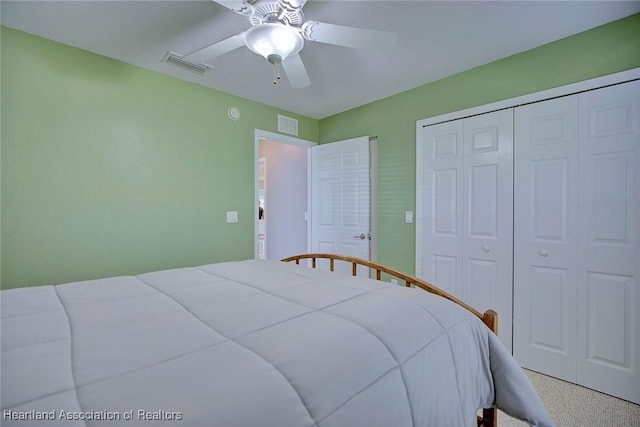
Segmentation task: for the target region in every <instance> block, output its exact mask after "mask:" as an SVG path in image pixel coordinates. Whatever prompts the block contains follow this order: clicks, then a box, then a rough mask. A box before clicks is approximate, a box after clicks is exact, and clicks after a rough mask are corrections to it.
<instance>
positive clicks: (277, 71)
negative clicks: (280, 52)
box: [273, 62, 280, 85]
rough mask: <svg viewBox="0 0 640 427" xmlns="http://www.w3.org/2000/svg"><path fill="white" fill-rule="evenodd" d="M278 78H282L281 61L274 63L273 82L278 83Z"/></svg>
mask: <svg viewBox="0 0 640 427" xmlns="http://www.w3.org/2000/svg"><path fill="white" fill-rule="evenodd" d="M278 80H280V63H279V62H278V63H275V64H273V84H274V85H276V84H278Z"/></svg>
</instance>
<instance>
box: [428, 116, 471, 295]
mask: <svg viewBox="0 0 640 427" xmlns="http://www.w3.org/2000/svg"><path fill="white" fill-rule="evenodd" d="M422 135H423V137H422V141H421V144H422V166H423V173H422V176H421V177H419V179H422V189H423V193H422V197H421V200H418V203H420V204H421V205H422V206H421V212H422V216H423V218H422V219H421V220H422V246H423V248H422V260H421V263H422V266H421V268H422V277H423V279H425V280H427V281H429V282H431V283H433V284H434V285H436V286H438V287H439V288H441V289H444V290H445V291H447V292H449V293H451V294H453V295H455V296H457V297H459V298H462V263H461V259H462V208H461V207H462V201H463V199H462V175H463V174H462V166H463V144H462V143H463V126H462V120H456V121H453V122H448V123H442V124H438V125H434V126H428V127H426V128H423V129H422Z"/></svg>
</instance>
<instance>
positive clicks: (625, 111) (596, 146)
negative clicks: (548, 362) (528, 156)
mask: <svg viewBox="0 0 640 427" xmlns="http://www.w3.org/2000/svg"><path fill="white" fill-rule="evenodd" d="M639 104H640V82H638V81H636V82H631V83H626V84H623V85H618V86H613V87H609V88H604V89H599V90H595V91H591V92H586V93H583V94H581V95H580V122H579V132H580V143H581V145H580V148H579V153H580V154H579V168H580V169H579V174H580V175H579V176H580V180H581V182H583V185H582V187H581V189H580V193H579V203H580V207H581V210H582V211H583V212H584V214H583V215H580V217H579V227H580V241H579V245H578V252H579V260H580V276H579V282H580V283H581V284H583V286H581V287H580V288H579V293H578V307H580V309H579V311H578V326H579V327H578V383H580V384H582V385H585V386H587V387H591V388H595V389H597V390H600V391H603V392H605V393H610V394H613V395H615V396H618V397H622V398H624V399H627V400H631V401H633V402H636V403H640V314H639V313H638V311H639V309H640V290H639V289H638V286H639V280H640V132H639V122H640V105H639Z"/></svg>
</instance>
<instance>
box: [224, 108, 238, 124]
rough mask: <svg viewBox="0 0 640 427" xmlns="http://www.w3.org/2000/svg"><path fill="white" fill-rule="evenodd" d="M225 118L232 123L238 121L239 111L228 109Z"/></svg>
mask: <svg viewBox="0 0 640 427" xmlns="http://www.w3.org/2000/svg"><path fill="white" fill-rule="evenodd" d="M227 117H229V119H231V120H233V121H234V122H237V121H238V120H240V110H238V109H237V108H236V107H229V109H228V110H227Z"/></svg>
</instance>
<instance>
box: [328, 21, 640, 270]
mask: <svg viewBox="0 0 640 427" xmlns="http://www.w3.org/2000/svg"><path fill="white" fill-rule="evenodd" d="M636 67H640V14H636V15H632V16H630V17H628V18H625V19H622V20H619V21H615V22H613V23H610V24H607V25H603V26H601V27H597V28H594V29H592V30H589V31H586V32H584V33H580V34H577V35H574V36H571V37H568V38H565V39H562V40H559V41H557V42H554V43H550V44H548V45H545V46H541V47H538V48H536V49H532V50H530V51H526V52H523V53H520V54H517V55H514V56H511V57H508V58H505V59H502V60H499V61H496V62H492V63H490V64H487V65H484V66H481V67H478V68H474V69H472V70H469V71H466V72H463V73H460V74H457V75H454V76H452V77H449V78H445V79H442V80H439V81H436V82H433V83H430V84H427V85H424V86H421V87H418V88H416V89H413V90H410V91H407V92H403V93H400V94H397V95H394V96H391V97H388V98H385V99H383V100H380V101H378V102H374V103H371V104H367V105H364V106H362V107H358V108H355V109H353V110H350V111H347V112H344V113H341V114H337V115H334V116H331V117H328V118H326V119H323V120H321V121H320V142H329V141H335V140H341V139H347V138H352V137H356V136H361V135H371V136H373V135H377V136H378V137H379V139H378V169H379V170H378V192H377V196H378V209H377V215H378V227H377V230H376V233H375V234H376V236H377V238H378V257H377V258H378V261H380V262H382V263H384V264H387V265H390V266H393V267H395V268H398V269H400V270H403V271H409V272H412V271H414V269H415V224H405V222H404V212H405V211H407V210H412V211H414V212H415V191H416V187H415V181H416V178H415V174H416V161H415V153H416V148H415V143H416V129H415V128H416V121H417V120H421V119H425V118H428V117H433V116H437V115H440V114H444V113H448V112H452V111H458V110H463V109H466V108H470V107H474V106H478V105H483V104H487V103H491V102H495V101H499V100H504V99H509V98H513V97H516V96H520V95H524V94H528V93H532V92H537V91H541V90H545V89H549V88H553V87H557V86H562V85H566V84H569V83H574V82H578V81H582V80H587V79H591V78H595V77H599V76H603V75H607V74H611V73H615V72H619V71H624V70H628V69H631V68H636Z"/></svg>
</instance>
